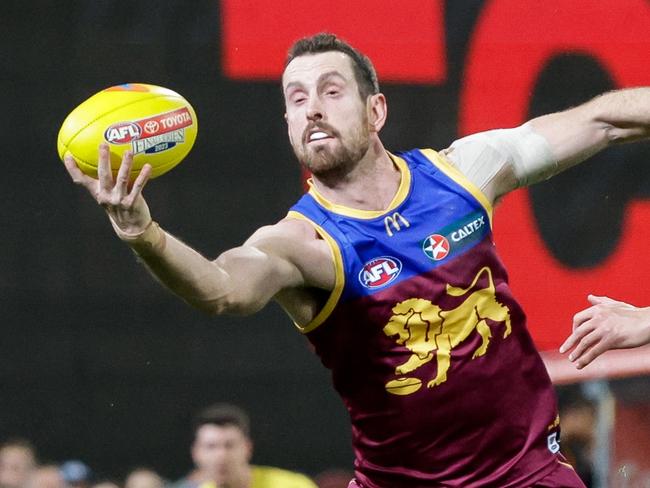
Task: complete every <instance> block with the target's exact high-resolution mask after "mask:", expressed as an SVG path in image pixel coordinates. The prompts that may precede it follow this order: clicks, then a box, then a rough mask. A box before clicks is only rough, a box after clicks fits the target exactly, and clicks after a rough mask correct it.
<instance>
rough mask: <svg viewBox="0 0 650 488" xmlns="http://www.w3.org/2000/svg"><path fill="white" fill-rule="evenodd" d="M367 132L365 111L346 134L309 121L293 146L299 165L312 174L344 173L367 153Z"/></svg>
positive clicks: (368, 140)
mask: <svg viewBox="0 0 650 488" xmlns="http://www.w3.org/2000/svg"><path fill="white" fill-rule="evenodd" d="M323 134H326V136H324V135H323ZM369 135H370V134H369V131H368V123H367V116H366V115H365V113H364V114H363V117H361V120H360V121H359V123H358V124H357V125H356V127H351V128H349V129H348V130H347V133H346V134H342V133H341V131H339V130H337V129H336V128H334V127H333V126H331V125H330V124H328V123H325V122H315V123H313V124H310V125H309V126H307V128H306V129H305V131H304V134H303V137H302V138H301V139H300V141H299V142H298V143H293V144H292V146H293V151H294V153H295V155H296V158H298V161H299V162H300V164H302V165H303V166H304V167H305V168H306V169H307V170H309V171H310V172H311V173H313V174H314V175H316V176H321V177H325V176H327V175H333V174H341V175H344V174H346V173H348V172H349V171H350V170H351V169H352V168H354V166H355V165H356V163H357V162H358V161H359V160H360V159H361V158H362V157H363V156H364V154H366V152H368V147H369V146H370V138H369Z"/></svg>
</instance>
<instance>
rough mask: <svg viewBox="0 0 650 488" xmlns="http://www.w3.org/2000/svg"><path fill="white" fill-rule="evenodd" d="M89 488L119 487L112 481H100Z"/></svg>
mask: <svg viewBox="0 0 650 488" xmlns="http://www.w3.org/2000/svg"><path fill="white" fill-rule="evenodd" d="M90 488H120V485H118V484H117V483H115V482H114V481H109V480H102V481H99V482H97V483H95V484H93V485H90Z"/></svg>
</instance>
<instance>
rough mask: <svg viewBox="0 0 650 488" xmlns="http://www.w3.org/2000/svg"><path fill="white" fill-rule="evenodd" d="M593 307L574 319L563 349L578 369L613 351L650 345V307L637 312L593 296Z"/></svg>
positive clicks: (605, 298) (630, 306) (633, 307)
mask: <svg viewBox="0 0 650 488" xmlns="http://www.w3.org/2000/svg"><path fill="white" fill-rule="evenodd" d="M588 299H589V303H591V305H592V306H591V307H589V308H587V309H585V310H582V311H581V312H578V313H577V314H576V315H575V316H574V317H573V333H572V334H571V335H570V336H569V337H568V338H567V340H566V341H564V344H562V346H560V352H561V353H565V352H567V351H570V350H571V349H573V348H575V349H573V351H572V352H571V353H570V354H569V360H570V361H573V362H574V363H575V365H576V367H577V368H578V369H582V368H584V367H585V366H587V365H588V364H589V363H591V362H592V361H593V360H594V359H595V358H597V357H598V356H600V355H601V354H602V353H604V352H605V351H608V350H610V349H628V348H632V347H638V346H642V345H644V344H650V307H648V308H637V307H635V306H633V305H630V304H628V303H624V302H619V301H616V300H612V299H611V298H608V297H597V296H593V295H589V297H588Z"/></svg>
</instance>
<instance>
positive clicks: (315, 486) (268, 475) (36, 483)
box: [0, 404, 353, 488]
mask: <svg viewBox="0 0 650 488" xmlns="http://www.w3.org/2000/svg"><path fill="white" fill-rule="evenodd" d="M193 429H194V430H193V431H194V440H193V442H192V445H191V449H190V452H191V457H192V461H193V463H194V467H193V469H192V470H191V471H190V472H189V473H188V474H187V475H186V476H185V477H183V478H182V479H180V480H176V481H171V480H167V479H165V477H164V476H165V475H164V474H163V473H159V472H157V471H156V470H155V469H152V468H149V467H137V468H135V469H132V470H130V471H129V472H128V473H127V474H126V476H124V477H123V478H122V479H117V478H106V477H103V476H101V475H99V474H98V473H96V472H95V471H94V470H93V469H92V468H91V467H90V466H88V464H87V463H85V462H83V461H81V460H78V459H70V460H66V461H63V462H61V463H54V462H49V461H41V460H39V459H38V455H37V449H36V447H35V446H34V445H33V444H32V443H31V442H30V441H29V440H27V439H24V438H13V439H6V440H4V442H2V443H1V444H0V488H224V487H227V488H346V487H347V486H348V481H349V480H350V479H351V478H352V476H353V475H352V473H350V472H347V471H345V470H338V469H329V470H326V471H324V472H322V473H321V474H319V475H318V476H316V478H315V480H313V481H312V480H311V479H310V478H309V477H307V476H305V475H303V474H300V473H296V472H292V471H287V470H284V469H280V468H275V467H268V466H257V465H253V464H251V458H252V454H253V443H252V440H251V436H250V425H249V418H248V416H247V414H246V413H245V412H244V411H243V410H241V409H240V408H238V407H236V406H234V405H229V404H217V405H212V406H210V407H207V408H205V409H203V410H201V411H200V412H199V413H198V414H197V415H196V417H195V419H194V423H193Z"/></svg>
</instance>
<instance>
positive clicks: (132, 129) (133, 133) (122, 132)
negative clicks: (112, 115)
mask: <svg viewBox="0 0 650 488" xmlns="http://www.w3.org/2000/svg"><path fill="white" fill-rule="evenodd" d="M141 133H142V132H141V131H140V126H139V125H138V124H136V123H134V122H120V123H119V124H113V125H111V126H110V127H109V128H108V129H106V131H105V132H104V139H106V142H110V143H111V144H127V143H129V142H131V141H132V140H134V139H137V138H139V137H140V134H141Z"/></svg>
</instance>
